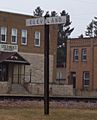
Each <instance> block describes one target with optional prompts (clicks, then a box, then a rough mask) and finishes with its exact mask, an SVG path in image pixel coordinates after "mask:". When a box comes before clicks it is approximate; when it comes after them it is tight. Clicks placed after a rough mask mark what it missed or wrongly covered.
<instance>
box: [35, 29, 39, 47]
mask: <svg viewBox="0 0 97 120" xmlns="http://www.w3.org/2000/svg"><path fill="white" fill-rule="evenodd" d="M36 33H39V38H38V39H39V44H35V40H36V39H37V38H36ZM34 46H36V47H40V32H38V31H36V32H35V38H34Z"/></svg>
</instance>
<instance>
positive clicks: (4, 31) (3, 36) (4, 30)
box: [1, 27, 7, 42]
mask: <svg viewBox="0 0 97 120" xmlns="http://www.w3.org/2000/svg"><path fill="white" fill-rule="evenodd" d="M6 37H7V28H6V27H1V42H6Z"/></svg>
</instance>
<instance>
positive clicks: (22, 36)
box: [21, 29, 27, 45]
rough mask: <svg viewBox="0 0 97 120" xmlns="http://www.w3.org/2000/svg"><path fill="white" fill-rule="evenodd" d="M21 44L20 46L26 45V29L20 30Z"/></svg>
mask: <svg viewBox="0 0 97 120" xmlns="http://www.w3.org/2000/svg"><path fill="white" fill-rule="evenodd" d="M25 33H26V34H25ZM24 34H25V35H24ZM23 38H25V43H24V42H23ZM21 44H22V45H27V30H26V29H22V30H21Z"/></svg>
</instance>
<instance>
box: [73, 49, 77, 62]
mask: <svg viewBox="0 0 97 120" xmlns="http://www.w3.org/2000/svg"><path fill="white" fill-rule="evenodd" d="M73 54H74V61H78V49H74V53H73Z"/></svg>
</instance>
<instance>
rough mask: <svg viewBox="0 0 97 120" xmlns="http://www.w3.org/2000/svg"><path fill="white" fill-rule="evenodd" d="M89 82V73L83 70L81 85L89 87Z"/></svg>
mask: <svg viewBox="0 0 97 120" xmlns="http://www.w3.org/2000/svg"><path fill="white" fill-rule="evenodd" d="M89 84H90V73H89V72H83V86H84V88H87V87H89Z"/></svg>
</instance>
